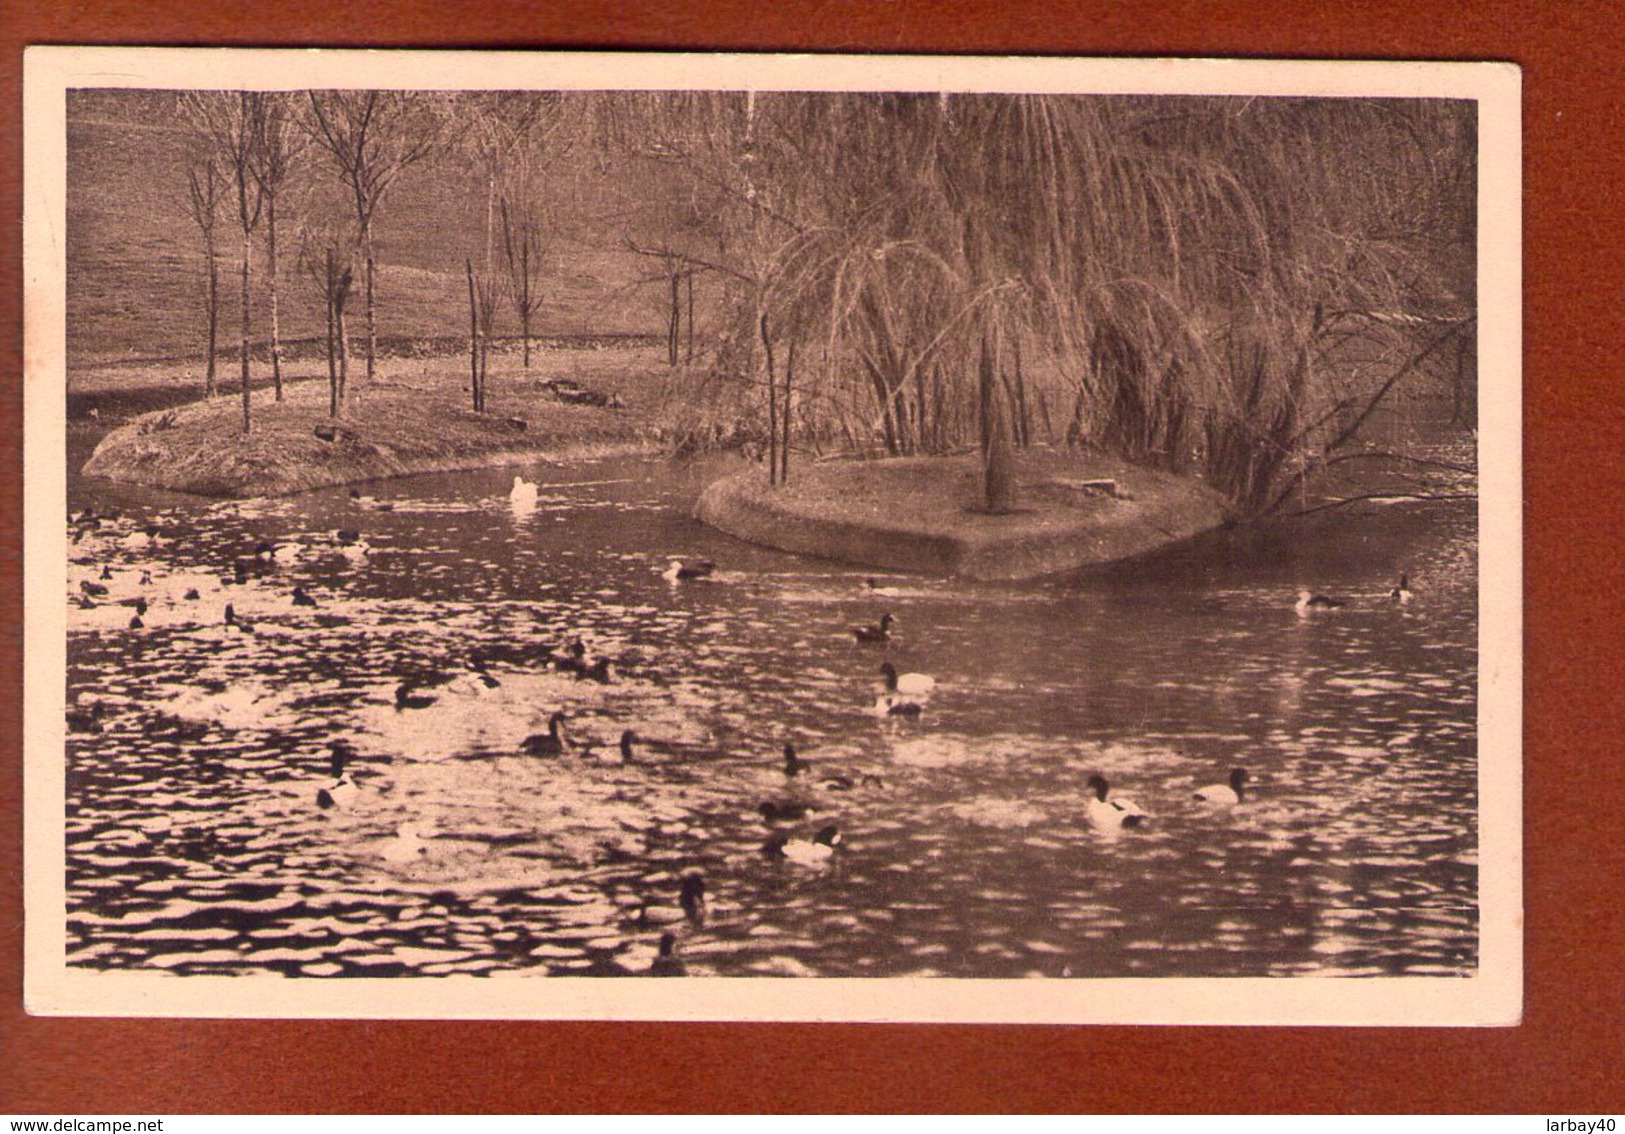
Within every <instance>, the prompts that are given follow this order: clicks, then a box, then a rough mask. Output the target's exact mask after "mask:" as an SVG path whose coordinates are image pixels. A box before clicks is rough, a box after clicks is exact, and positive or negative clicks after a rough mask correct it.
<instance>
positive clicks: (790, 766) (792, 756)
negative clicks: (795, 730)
mask: <svg viewBox="0 0 1625 1134" xmlns="http://www.w3.org/2000/svg"><path fill="white" fill-rule="evenodd" d="M811 768H812V761H811V760H803V759H802V758H801V757H800V756H797V755H796V746H795V745H794V744H790V743H786V744H785V746H784V774H785V775H786V776H788V777H790V778H791V779H794V778H795V777H796V776H799V775H800V774H801V773H802V772H805V771H808V770H810V769H811Z"/></svg>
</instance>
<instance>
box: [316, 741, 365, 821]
mask: <svg viewBox="0 0 1625 1134" xmlns="http://www.w3.org/2000/svg"><path fill="white" fill-rule="evenodd" d="M328 751H329V755H330V756H331V757H332V764H331V766H330V768H329V774H331V775H332V777H333V782H332V783H330V784H328V785H327V786H325V787H322V788H318V789H317V791H316V806H317V807H320V808H321V809H322V810H323V811H327V810H330V809H332V808H335V807H348V806H349V805H350V804H351V803H353V802H354V801H355V797H356V792H357V788H356V783H355V780H354V779H353V778H351V776H350V775H349V770H348V767H349V763H350V757H351V755H352V753H353V749H351V747H350V742H349V741H347V740H342V739H341V740H335V741H334V742H333V743H332V744H331V745H330V746H329V750H328Z"/></svg>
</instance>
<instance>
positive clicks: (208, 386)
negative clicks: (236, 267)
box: [203, 234, 220, 398]
mask: <svg viewBox="0 0 1625 1134" xmlns="http://www.w3.org/2000/svg"><path fill="white" fill-rule="evenodd" d="M207 243H208V255H209V363H208V366H207V368H206V369H205V370H204V372H203V396H204V397H205V398H212V397H214V396H215V394H217V393H219V392H220V388H219V385H218V384H217V382H216V379H215V370H214V365H215V351H216V349H217V348H216V343H217V341H218V335H219V328H220V261H219V260H218V259H217V258H216V256H215V251H214V236H213V235H212V234H211V235H210V236H209V239H208V242H207Z"/></svg>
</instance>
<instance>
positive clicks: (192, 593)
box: [181, 587, 203, 602]
mask: <svg viewBox="0 0 1625 1134" xmlns="http://www.w3.org/2000/svg"><path fill="white" fill-rule="evenodd" d="M202 597H203V596H202V595H201V594H200V593H199V592H198V589H197V588H196V587H187V588H186V593H185V594H184V595H182V596H181V598H183V599H184V600H186V601H187V602H197V601H198V600H199V599H201V598H202Z"/></svg>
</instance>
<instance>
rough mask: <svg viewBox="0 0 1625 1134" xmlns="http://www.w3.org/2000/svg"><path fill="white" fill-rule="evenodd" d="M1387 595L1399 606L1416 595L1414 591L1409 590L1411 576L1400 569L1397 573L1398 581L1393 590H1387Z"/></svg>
mask: <svg viewBox="0 0 1625 1134" xmlns="http://www.w3.org/2000/svg"><path fill="white" fill-rule="evenodd" d="M1388 597H1389V598H1390V599H1392V600H1393V601H1394V602H1397V603H1399V604H1400V605H1401V606H1404V605H1405V604H1406V603H1408V602H1410V601H1411V600H1412V599H1414V598H1415V597H1416V593H1415V592H1414V591H1412V590H1411V577H1410V575H1409V574H1408V573H1407V572H1405V571H1401V572H1400V573H1399V583H1398V585H1397V586H1395V587H1394V589H1393V590H1391V591H1389V592H1388Z"/></svg>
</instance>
